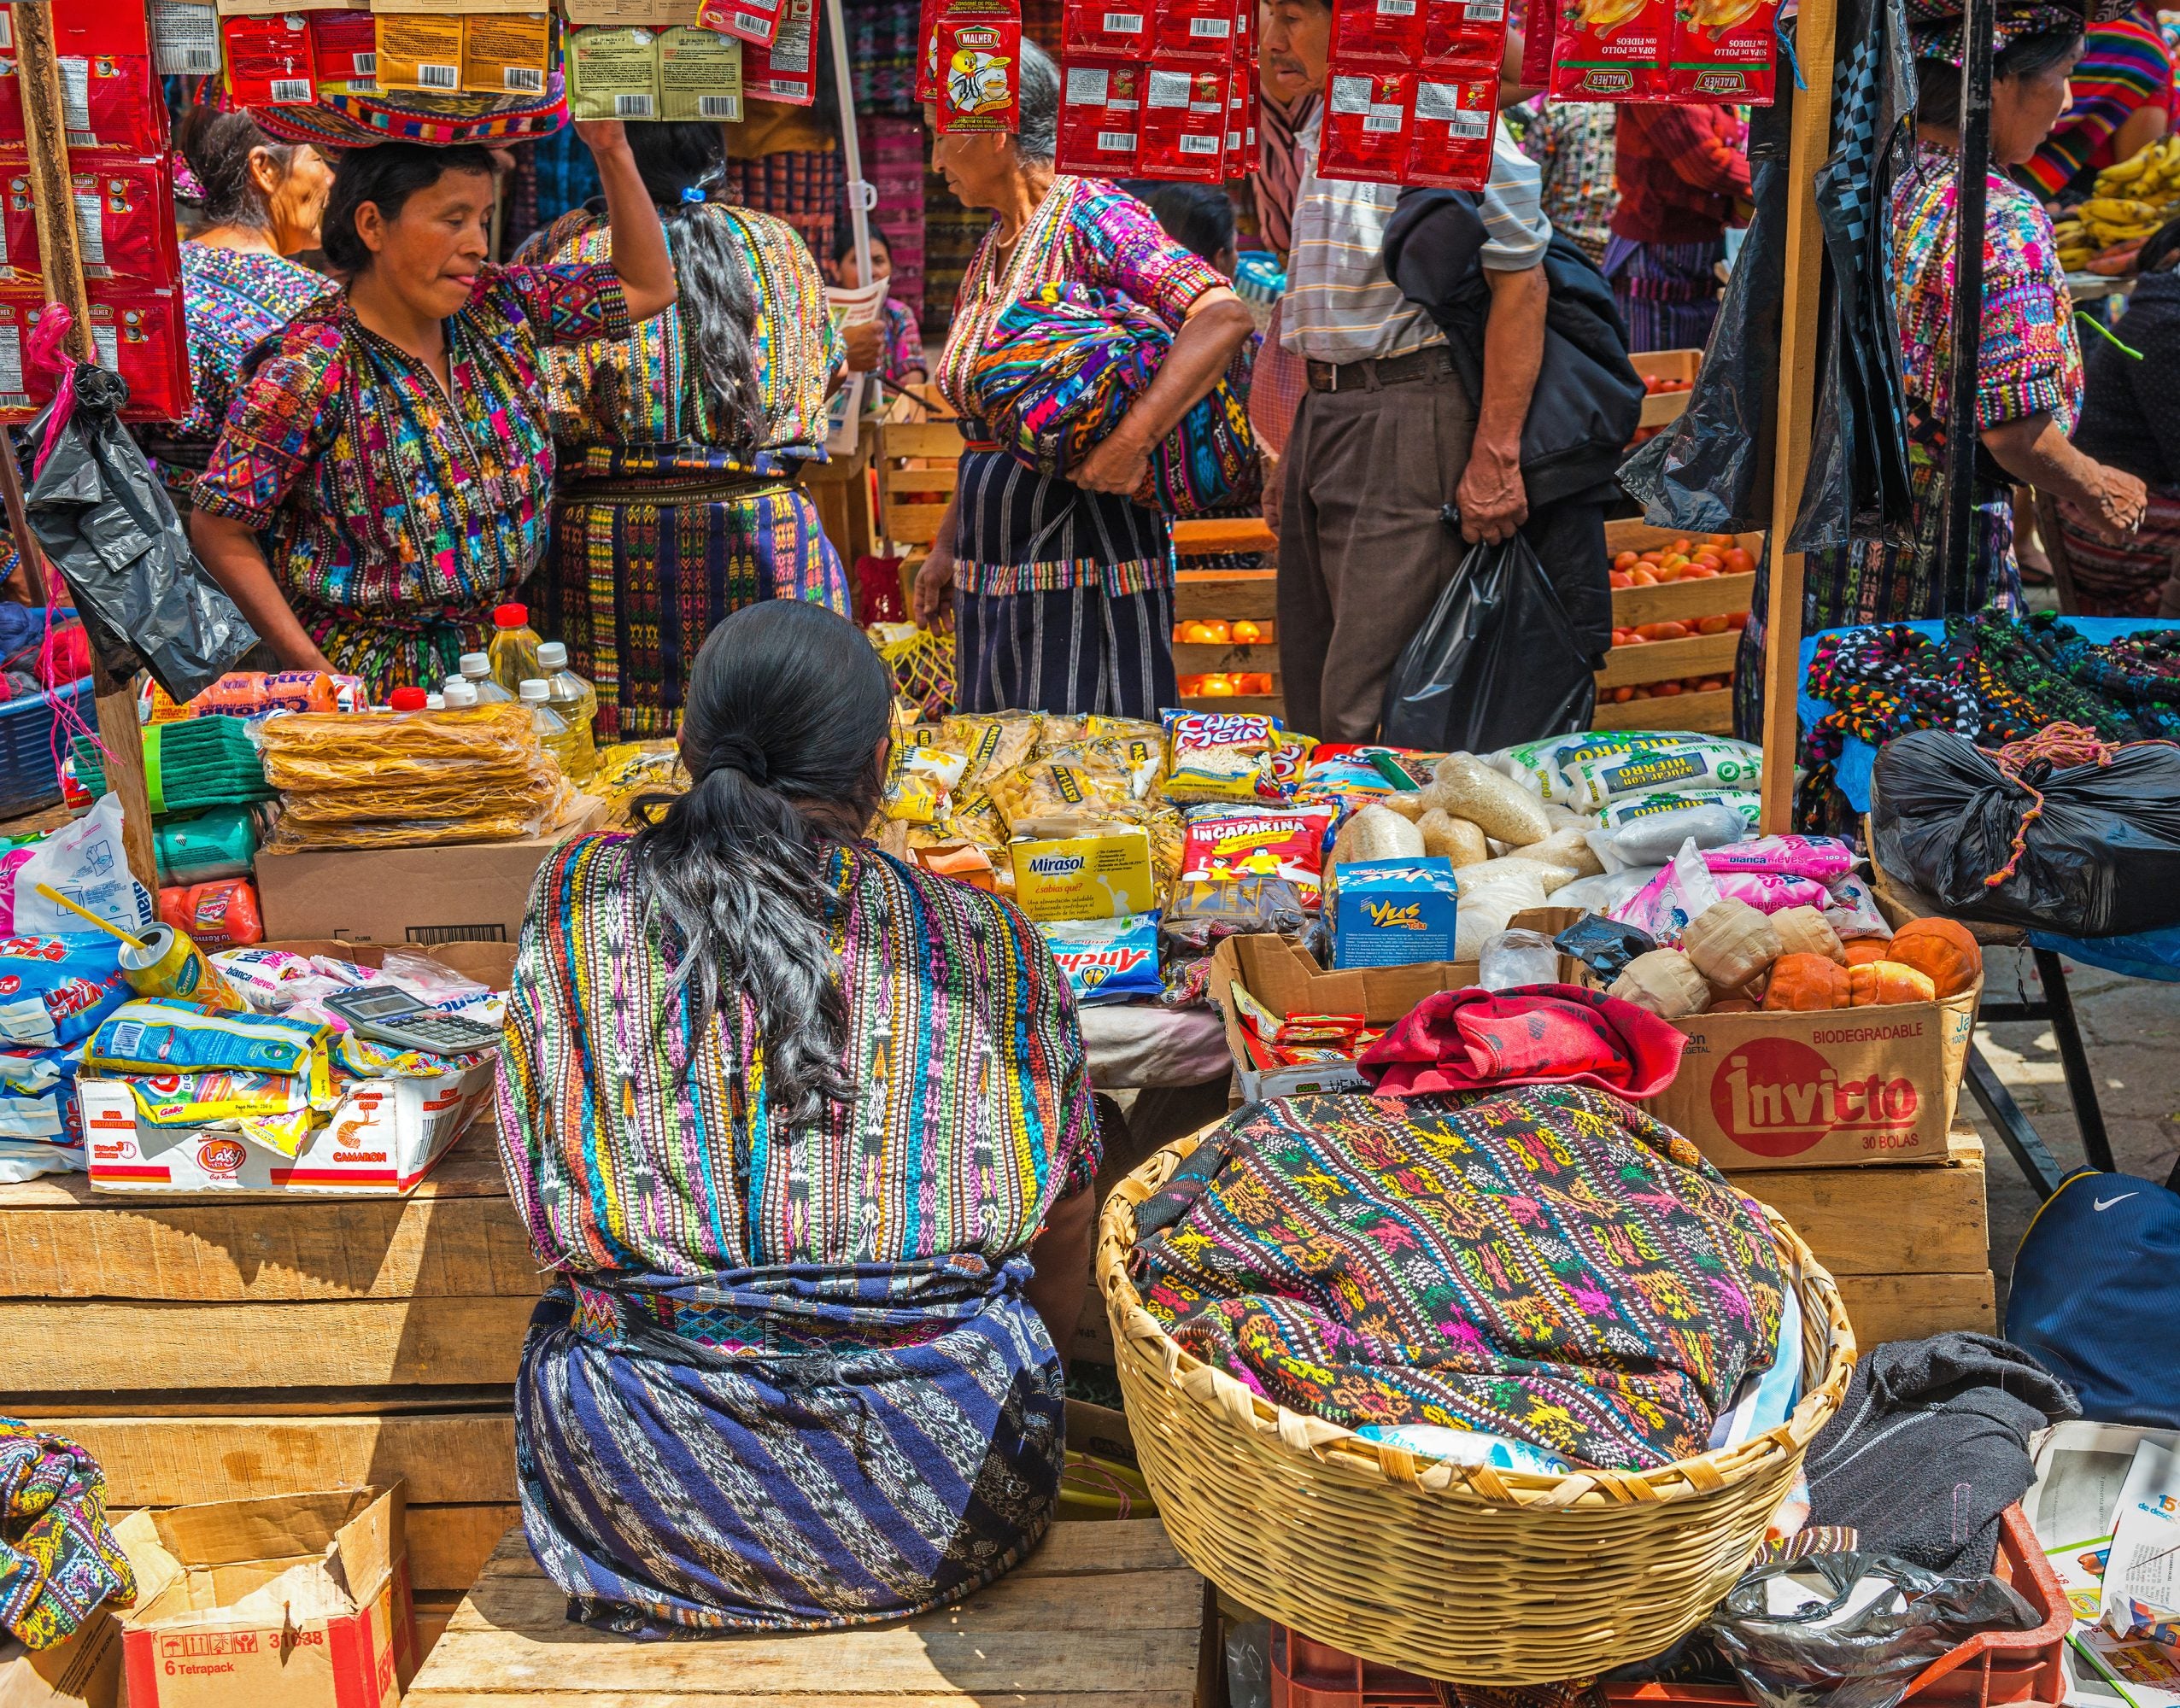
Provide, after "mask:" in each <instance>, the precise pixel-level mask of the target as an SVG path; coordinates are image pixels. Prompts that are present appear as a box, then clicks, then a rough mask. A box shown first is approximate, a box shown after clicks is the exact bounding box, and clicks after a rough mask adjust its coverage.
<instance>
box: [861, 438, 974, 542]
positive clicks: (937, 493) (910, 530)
mask: <svg viewBox="0 0 2180 1708" xmlns="http://www.w3.org/2000/svg"><path fill="white" fill-rule="evenodd" d="M873 431H874V432H875V434H876V448H875V449H874V450H873V452H872V453H871V454H872V458H873V459H874V461H875V463H876V467H877V471H878V537H879V538H880V539H881V540H885V541H892V542H893V543H894V545H896V546H901V547H908V548H910V549H909V552H908V556H909V557H910V558H911V559H913V560H917V561H921V560H922V559H923V558H924V557H925V556H926V555H927V554H928V553H929V551H930V549H931V542H932V541H934V540H935V539H936V538H937V537H938V534H939V523H940V520H941V518H943V517H944V516H945V515H946V502H947V500H948V499H949V498H950V497H952V494H953V490H954V488H955V487H956V486H957V485H958V483H959V480H960V475H961V470H960V461H961V432H960V430H959V429H958V428H957V427H956V426H955V425H954V424H953V423H952V421H951V420H940V421H882V422H880V423H879V424H877V426H876V428H875V429H874V430H873Z"/></svg>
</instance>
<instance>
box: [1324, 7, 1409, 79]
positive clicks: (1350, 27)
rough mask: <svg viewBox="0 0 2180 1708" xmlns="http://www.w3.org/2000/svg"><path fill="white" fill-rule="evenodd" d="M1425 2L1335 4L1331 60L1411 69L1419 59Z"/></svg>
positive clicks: (1400, 69) (1344, 63)
mask: <svg viewBox="0 0 2180 1708" xmlns="http://www.w3.org/2000/svg"><path fill="white" fill-rule="evenodd" d="M1426 3H1427V0H1337V3H1336V4H1335V5H1334V6H1333V43H1332V56H1333V59H1335V60H1336V61H1339V63H1340V64H1342V65H1347V66H1356V67H1363V66H1373V65H1379V66H1384V67H1387V68H1389V69H1391V70H1394V71H1404V70H1408V69H1409V68H1411V67H1414V65H1415V62H1416V61H1418V60H1419V59H1421V57H1422V56H1423V13H1424V9H1425V6H1426Z"/></svg>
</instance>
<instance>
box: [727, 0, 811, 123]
mask: <svg viewBox="0 0 2180 1708" xmlns="http://www.w3.org/2000/svg"><path fill="white" fill-rule="evenodd" d="M743 69H744V72H745V78H744V82H745V85H746V86H747V92H748V93H750V94H752V95H754V96H756V97H759V99H761V100H765V101H783V102H786V103H787V104H788V106H790V107H807V106H809V105H811V104H812V102H815V101H816V100H817V0H782V5H781V7H780V27H779V28H778V29H777V30H776V31H775V32H773V36H772V42H771V46H770V47H769V48H767V49H766V50H765V52H764V53H763V54H762V55H760V56H759V57H758V61H757V63H756V64H755V65H754V66H749V65H747V64H745V66H744V67H743Z"/></svg>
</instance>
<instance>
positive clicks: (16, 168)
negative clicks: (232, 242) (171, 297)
mask: <svg viewBox="0 0 2180 1708" xmlns="http://www.w3.org/2000/svg"><path fill="white" fill-rule="evenodd" d="M76 164H77V165H78V166H79V167H90V168H91V169H90V170H82V171H77V172H73V173H70V174H69V190H70V193H71V197H72V201H73V211H74V214H75V221H76V248H77V251H78V253H79V254H80V255H81V257H82V260H83V270H84V277H85V278H128V279H134V280H137V281H138V282H139V283H142V284H154V285H157V284H173V282H174V280H175V279H176V278H178V277H179V275H180V271H181V258H180V255H179V253H178V252H176V251H175V249H174V247H173V245H172V244H171V243H168V241H167V239H168V237H170V236H171V235H172V233H173V230H174V196H173V178H172V176H171V174H169V173H166V172H164V171H162V170H161V166H160V163H159V162H158V161H154V160H140V159H134V158H131V157H129V156H126V155H115V156H113V157H111V158H106V157H103V156H101V155H91V154H86V155H81V156H79V158H78V160H77V161H76ZM5 243H6V260H7V263H8V265H9V267H11V268H12V269H13V270H15V272H20V273H25V274H28V275H31V276H32V277H35V276H37V275H38V274H39V273H41V272H43V270H44V269H43V265H42V261H41V258H40V256H39V254H38V213H37V209H36V207H35V205H34V203H33V202H32V180H31V176H30V167H29V164H28V162H27V161H21V160H17V161H11V162H9V166H8V167H7V214H6V234H5Z"/></svg>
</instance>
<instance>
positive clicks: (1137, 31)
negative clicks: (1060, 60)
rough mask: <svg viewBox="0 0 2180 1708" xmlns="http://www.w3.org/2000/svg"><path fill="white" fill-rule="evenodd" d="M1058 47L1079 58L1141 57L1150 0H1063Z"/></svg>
mask: <svg viewBox="0 0 2180 1708" xmlns="http://www.w3.org/2000/svg"><path fill="white" fill-rule="evenodd" d="M1060 45H1061V51H1062V52H1064V54H1065V55H1066V56H1067V62H1068V65H1069V67H1070V68H1072V67H1073V66H1074V65H1075V61H1077V60H1079V59H1092V58H1095V59H1141V58H1143V57H1145V56H1146V55H1148V54H1149V53H1150V51H1151V5H1150V0H1067V5H1066V8H1065V9H1064V11H1063V12H1062V13H1061V15H1060Z"/></svg>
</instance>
